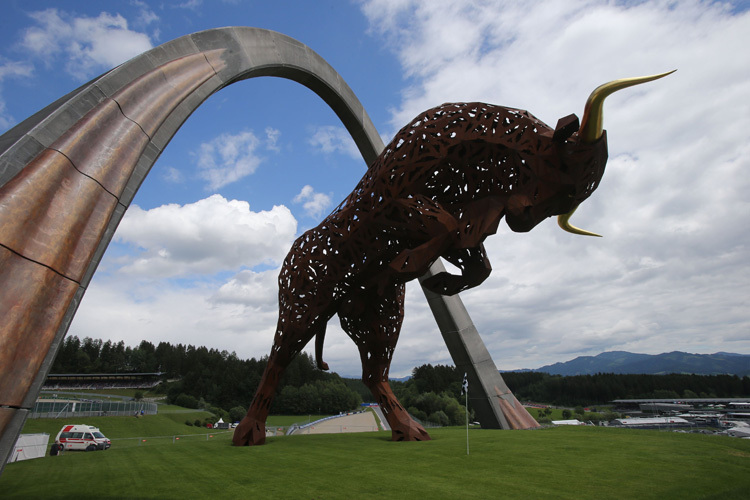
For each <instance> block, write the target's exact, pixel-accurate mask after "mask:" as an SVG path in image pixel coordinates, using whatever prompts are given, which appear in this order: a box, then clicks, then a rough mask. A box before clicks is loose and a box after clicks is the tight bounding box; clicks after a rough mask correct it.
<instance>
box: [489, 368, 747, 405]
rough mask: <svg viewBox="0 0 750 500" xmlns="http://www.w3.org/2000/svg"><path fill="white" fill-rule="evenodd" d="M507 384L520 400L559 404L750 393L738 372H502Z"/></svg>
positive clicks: (722, 396)
mask: <svg viewBox="0 0 750 500" xmlns="http://www.w3.org/2000/svg"><path fill="white" fill-rule="evenodd" d="M502 375H503V379H505V382H506V383H507V384H508V387H509V388H510V389H511V390H512V391H513V393H514V394H515V395H516V397H517V398H518V399H520V400H523V401H538V402H544V403H548V404H553V405H558V406H571V407H572V406H589V405H601V404H607V403H609V402H610V401H613V400H615V399H647V398H659V399H674V400H678V399H689V398H743V397H748V396H750V377H748V376H744V377H739V376H737V375H693V374H685V373H672V374H667V375H633V374H614V373H597V374H595V375H573V376H563V375H550V374H548V373H542V372H505V373H503V374H502Z"/></svg>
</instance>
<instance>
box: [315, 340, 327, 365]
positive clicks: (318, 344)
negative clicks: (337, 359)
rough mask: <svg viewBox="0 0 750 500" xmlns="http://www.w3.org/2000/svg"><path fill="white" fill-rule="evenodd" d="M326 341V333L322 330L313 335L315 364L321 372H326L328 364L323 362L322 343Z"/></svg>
mask: <svg viewBox="0 0 750 500" xmlns="http://www.w3.org/2000/svg"><path fill="white" fill-rule="evenodd" d="M325 339H326V331H325V330H322V331H320V332H318V334H317V335H315V363H316V364H317V365H318V368H319V369H321V370H326V371H327V370H328V363H326V362H325V361H323V341H325Z"/></svg>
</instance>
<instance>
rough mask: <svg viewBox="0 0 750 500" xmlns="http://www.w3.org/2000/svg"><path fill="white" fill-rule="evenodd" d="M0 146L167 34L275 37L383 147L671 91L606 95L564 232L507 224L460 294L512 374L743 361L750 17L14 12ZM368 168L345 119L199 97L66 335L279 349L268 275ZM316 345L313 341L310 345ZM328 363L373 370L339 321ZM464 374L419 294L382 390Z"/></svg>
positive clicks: (673, 9) (278, 84)
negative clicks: (477, 104) (426, 375)
mask: <svg viewBox="0 0 750 500" xmlns="http://www.w3.org/2000/svg"><path fill="white" fill-rule="evenodd" d="M2 7H3V14H2V16H0V133H3V132H5V131H6V130H8V129H10V128H12V127H13V126H14V125H15V124H17V123H19V122H21V121H23V120H24V119H25V118H27V117H28V116H30V115H31V114H33V113H34V112H36V111H38V110H39V109H41V108H43V107H44V106H46V105H47V104H49V103H51V102H53V101H55V100H56V99H58V98H59V97H61V96H62V95H64V94H66V93H68V92H69V91H71V90H73V89H75V88H77V87H78V86H80V85H81V84H82V83H84V82H86V81H88V80H90V79H92V78H94V77H96V76H98V75H100V74H102V73H104V72H106V71H108V70H109V69H111V68H113V67H115V66H117V65H118V64H120V63H122V62H124V61H126V60H128V59H130V58H132V57H135V56H137V55H138V54H140V53H142V52H144V51H146V50H149V49H150V48H153V47H156V46H158V45H160V44H162V43H165V42H167V41H169V40H172V39H175V38H178V37H180V36H184V35H188V34H190V33H194V32H197V31H201V30H205V29H211V28H217V27H223V26H233V25H241V26H254V27H260V28H266V29H271V30H275V31H279V32H281V33H284V34H286V35H288V36H291V37H293V38H296V39H297V40H299V41H301V42H303V43H305V44H306V45H308V46H309V47H311V48H312V49H313V50H315V51H316V52H317V53H318V54H320V55H321V56H322V57H323V58H324V59H326V60H327V61H328V62H329V63H330V64H331V65H332V66H333V67H334V68H335V69H336V70H337V71H338V72H339V74H341V75H342V77H343V78H344V80H345V81H346V82H347V83H348V84H349V86H350V87H351V88H352V89H353V90H354V92H355V94H356V95H357V96H358V98H359V99H360V101H361V102H362V104H363V105H364V107H365V109H366V111H367V112H368V114H369V115H370V117H371V119H372V121H373V123H374V124H375V126H376V127H377V129H378V131H379V132H380V134H381V135H382V136H383V139H384V141H385V142H386V143H387V142H388V141H389V140H390V138H391V137H392V136H393V135H394V134H395V133H396V132H397V131H398V130H399V129H400V128H401V127H402V126H404V125H406V124H407V123H409V120H410V119H412V118H413V117H414V116H416V115H417V114H419V113H420V112H422V111H424V110H426V109H428V108H431V107H434V106H437V105H439V104H442V103H444V102H462V101H483V102H488V103H492V104H498V105H504V106H508V107H514V108H521V109H526V110H529V111H530V112H531V113H533V114H534V115H535V116H537V117H538V118H540V119H541V120H542V121H544V122H545V123H547V124H549V125H550V126H552V127H554V126H555V124H556V123H557V120H558V119H559V118H561V117H563V116H566V115H568V114H570V113H576V114H577V115H578V116H579V117H580V116H581V114H582V112H583V105H584V103H585V100H586V98H587V97H588V94H589V93H590V92H591V91H592V90H593V89H594V88H595V87H597V86H598V85H600V84H602V83H604V82H607V81H610V80H614V79H617V78H623V77H631V76H641V75H648V74H654V73H661V72H664V71H669V70H672V69H677V72H676V73H674V74H673V75H670V76H669V77H667V78H665V79H662V80H659V81H656V82H652V83H649V84H646V85H643V86H639V87H636V88H632V89H628V90H624V91H622V92H620V93H618V94H615V95H613V96H612V97H610V98H608V99H607V102H606V104H605V110H604V127H605V129H607V131H608V140H609V162H608V164H607V169H606V172H605V174H604V178H603V181H602V184H601V186H600V187H599V188H598V190H597V191H596V192H595V193H594V194H593V195H592V196H591V198H589V200H587V201H586V202H585V203H583V204H582V205H581V207H580V208H579V209H578V211H577V212H576V215H575V216H574V218H573V220H572V222H573V223H574V224H575V225H577V226H579V227H583V228H585V229H588V230H591V231H594V232H597V233H600V234H602V235H603V238H590V237H583V236H576V235H572V234H569V233H565V232H563V231H561V230H560V229H559V228H558V227H557V224H556V223H555V221H554V220H552V219H551V220H548V221H545V222H543V223H542V224H540V225H539V226H537V227H536V228H535V229H534V230H533V231H531V232H529V233H525V234H517V233H512V232H511V231H510V229H509V228H508V227H507V226H506V225H505V223H501V225H500V228H499V230H498V234H497V235H494V236H491V237H489V238H488V239H487V241H486V242H485V245H486V248H487V253H488V256H489V259H490V261H491V263H492V266H493V272H492V275H491V276H490V277H489V278H488V279H487V281H485V282H484V283H483V284H482V285H481V286H479V287H477V288H475V289H472V290H469V291H467V292H464V293H462V294H461V298H462V299H463V301H464V304H465V305H466V308H467V310H468V311H469V314H470V315H471V317H472V319H473V321H474V323H475V325H476V326H477V329H478V330H479V332H480V334H481V336H482V338H483V340H484V342H485V344H486V346H487V348H488V349H489V351H490V353H491V355H492V357H493V359H494V360H495V363H496V365H497V366H498V368H499V369H504V370H510V369H520V368H537V367H539V366H542V365H545V364H549V363H553V362H558V361H566V360H569V359H572V358H574V357H576V356H583V355H596V354H599V353H601V352H604V351H614V350H626V351H631V352H639V353H647V354H658V353H662V352H669V351H675V350H679V351H687V352H694V353H713V352H720V351H723V352H736V353H743V354H748V353H750V308H749V307H748V303H749V302H750V236H749V232H748V219H749V216H750V201H749V200H750V197H749V196H748V193H750V56H749V55H748V53H747V50H746V47H748V46H750V12H748V11H749V10H750V5H749V4H748V2H746V1H743V2H707V1H692V0H674V1H647V2H642V1H635V2H618V1H606V2H605V1H589V0H563V1H556V0H540V1H536V2H514V1H473V0H463V1H461V2H456V1H453V0H451V1H445V0H432V1H430V2H422V1H418V0H363V1H345V0H339V1H316V2H306V1H299V2H293V1H289V0H278V1H275V2H259V1H241V0H234V1H229V0H227V1H210V2H209V1H202V0H185V1H182V0H174V1H171V0H160V1H145V0H144V1H141V0H122V1H118V0H111V1H108V2H90V1H52V0H47V1H36V0H24V1H16V0H5V1H4V2H3V5H2ZM365 168H366V165H365V163H364V161H363V160H362V159H361V157H360V156H359V154H358V153H357V150H356V148H355V147H354V144H353V142H352V141H351V139H350V138H349V137H348V135H347V133H346V131H345V129H344V128H343V126H342V125H341V123H340V122H339V121H338V119H337V117H336V116H335V114H334V113H333V112H332V111H331V110H330V109H328V108H327V106H326V105H325V104H324V103H323V102H322V100H320V99H319V98H318V97H317V96H316V95H315V94H313V93H312V92H311V91H309V90H307V89H306V88H304V87H302V86H300V85H299V84H296V83H294V82H290V81H286V80H281V79H276V78H255V79H252V80H247V81H243V82H239V83H236V84H234V85H232V86H230V87H228V88H226V89H223V90H221V91H219V92H218V93H216V94H215V95H213V96H212V97H210V98H209V99H208V100H207V101H206V102H205V103H204V104H203V105H202V106H201V107H200V108H198V110H197V111H196V112H195V113H194V114H193V115H192V116H191V117H190V118H189V119H188V120H187V122H186V123H185V124H184V125H183V127H182V128H181V129H180V131H179V132H178V133H177V135H176V136H175V137H174V139H173V140H172V142H171V143H170V144H169V146H168V147H167V148H166V150H165V151H164V153H163V154H162V155H161V157H160V158H159V160H158V161H157V162H156V164H155V165H154V167H153V169H152V170H151V173H150V174H149V176H148V177H147V179H146V181H145V182H144V184H143V186H142V187H141V189H140V191H139V192H138V194H137V195H136V198H135V199H134V201H133V204H132V205H131V206H130V208H129V210H128V211H127V213H126V215H125V217H124V219H123V221H122V223H121V224H120V227H119V228H118V230H117V232H116V233H115V236H114V239H113V241H112V243H111V244H110V246H109V248H108V250H107V252H106V254H105V255H104V258H103V260H102V262H101V264H100V266H99V269H98V271H97V273H96V274H95V275H94V278H93V279H92V281H91V283H90V286H89V289H88V291H87V292H86V295H85V296H84V298H83V301H82V303H81V305H80V308H79V310H78V313H77V315H76V316H75V318H74V320H73V322H72V324H71V326H70V330H69V332H68V334H69V335H76V336H78V337H80V338H83V337H92V338H101V339H104V340H113V341H119V340H124V341H125V343H126V344H127V345H131V346H136V345H138V344H139V343H140V342H141V340H148V341H150V342H152V343H154V344H158V342H161V341H166V342H170V343H173V344H177V343H182V344H192V345H196V346H198V345H204V346H206V347H209V348H214V349H218V350H227V351H230V352H231V351H234V352H236V353H237V355H238V356H240V357H244V358H250V357H255V358H258V357H261V356H264V355H267V354H268V353H269V352H270V348H271V345H272V339H273V334H274V330H275V325H276V316H277V310H276V307H277V300H276V295H277V285H276V278H277V275H278V271H279V266H280V263H281V261H282V260H283V258H284V256H285V255H286V252H287V251H288V249H289V247H290V246H291V244H292V242H293V241H294V239H295V238H296V237H297V236H299V235H300V234H301V233H302V232H304V231H305V230H307V229H309V228H311V227H314V226H315V225H317V224H318V223H319V222H320V221H321V220H322V219H323V218H324V217H325V216H326V215H327V214H328V213H329V211H330V210H331V209H332V208H333V207H335V206H336V205H337V204H338V203H339V202H340V201H341V200H342V199H343V198H345V197H346V196H347V195H348V194H349V192H350V191H351V189H353V187H354V186H355V184H356V183H357V182H358V180H359V179H360V178H361V176H362V175H363V174H364V171H365ZM311 348H312V345H309V346H308V350H310V349H311ZM324 359H325V360H326V361H327V362H328V363H329V365H330V366H331V369H332V370H333V371H335V372H337V373H339V374H341V375H348V376H358V375H359V374H360V370H361V369H360V364H359V356H358V354H357V350H356V347H355V346H354V344H353V343H352V342H351V340H349V339H348V337H347V336H346V335H345V334H344V333H343V331H342V330H341V328H340V326H339V324H338V320H337V318H336V317H334V318H333V319H332V320H331V322H330V323H329V326H328V334H327V336H326V342H325V352H324ZM425 363H432V364H452V361H451V358H450V355H449V354H448V351H447V348H446V347H445V343H444V342H443V340H442V337H441V336H440V333H439V330H438V328H437V325H436V323H435V321H434V318H433V317H432V315H431V313H430V311H429V308H428V306H427V304H426V301H425V298H424V295H423V294H422V291H421V289H420V288H419V286H418V285H417V284H416V283H415V282H413V283H410V284H409V285H408V286H407V299H406V316H405V321H404V325H403V328H402V332H401V337H400V339H399V345H398V347H397V348H396V353H395V355H394V359H393V364H392V368H391V376H394V377H401V376H405V375H408V374H410V373H411V370H412V369H413V368H414V367H415V366H419V365H422V364H425Z"/></svg>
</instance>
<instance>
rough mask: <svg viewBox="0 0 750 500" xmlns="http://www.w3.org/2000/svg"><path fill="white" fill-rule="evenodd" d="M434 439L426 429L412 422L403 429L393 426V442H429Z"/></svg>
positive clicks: (402, 427)
mask: <svg viewBox="0 0 750 500" xmlns="http://www.w3.org/2000/svg"><path fill="white" fill-rule="evenodd" d="M430 439H432V438H431V437H430V435H429V434H427V431H426V430H424V427H422V426H421V425H419V424H418V423H416V422H414V421H412V422H411V423H410V424H408V425H404V426H401V427H398V428H396V427H393V426H391V441H429V440H430Z"/></svg>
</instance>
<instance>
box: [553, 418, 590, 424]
mask: <svg viewBox="0 0 750 500" xmlns="http://www.w3.org/2000/svg"><path fill="white" fill-rule="evenodd" d="M552 423H553V424H554V425H586V424H585V423H583V422H581V421H579V420H576V419H572V420H553V421H552Z"/></svg>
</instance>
